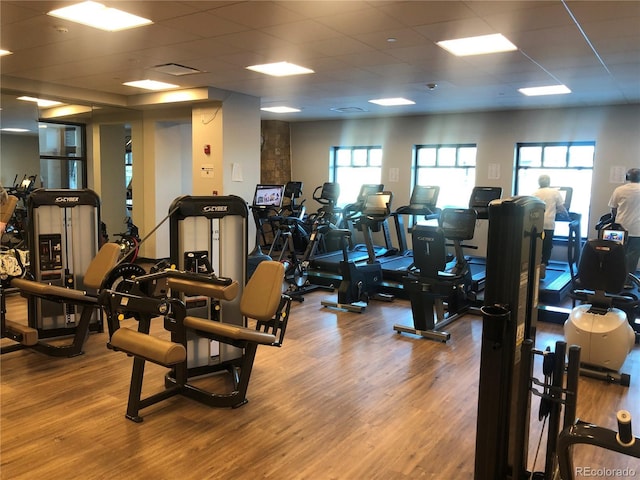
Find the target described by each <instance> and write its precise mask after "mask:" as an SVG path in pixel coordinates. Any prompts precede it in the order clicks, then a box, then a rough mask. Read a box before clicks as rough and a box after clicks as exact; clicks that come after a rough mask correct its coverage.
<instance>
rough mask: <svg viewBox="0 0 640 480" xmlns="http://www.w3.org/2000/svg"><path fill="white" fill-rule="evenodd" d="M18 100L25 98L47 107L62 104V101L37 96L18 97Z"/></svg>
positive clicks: (24, 99)
mask: <svg viewBox="0 0 640 480" xmlns="http://www.w3.org/2000/svg"><path fill="white" fill-rule="evenodd" d="M18 100H23V101H25V102H33V103H37V104H38V106H39V107H43V108H47V107H55V106H56V105H62V102H57V101H55V100H46V99H44V98H35V97H26V96H22V97H18Z"/></svg>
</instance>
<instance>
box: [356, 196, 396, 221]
mask: <svg viewBox="0 0 640 480" xmlns="http://www.w3.org/2000/svg"><path fill="white" fill-rule="evenodd" d="M390 211H391V194H390V193H386V192H385V193H376V194H374V195H369V196H368V197H367V199H366V201H365V204H364V208H363V209H362V212H363V213H364V214H365V215H387V216H388V215H389V212H390Z"/></svg>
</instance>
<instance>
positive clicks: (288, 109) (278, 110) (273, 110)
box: [260, 107, 300, 113]
mask: <svg viewBox="0 0 640 480" xmlns="http://www.w3.org/2000/svg"><path fill="white" fill-rule="evenodd" d="M260 110H262V111H263V112H271V113H295V112H299V111H300V109H299V108H291V107H263V108H261V109H260Z"/></svg>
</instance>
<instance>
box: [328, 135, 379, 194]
mask: <svg viewBox="0 0 640 480" xmlns="http://www.w3.org/2000/svg"><path fill="white" fill-rule="evenodd" d="M330 169H331V172H330V177H331V179H332V181H333V182H336V183H339V184H340V197H339V198H338V206H344V205H346V204H348V203H352V202H355V201H356V199H357V198H358V193H359V192H360V186H361V185H364V184H366V183H374V184H378V183H381V181H380V180H381V178H382V147H380V146H376V147H333V148H332V149H331V162H330Z"/></svg>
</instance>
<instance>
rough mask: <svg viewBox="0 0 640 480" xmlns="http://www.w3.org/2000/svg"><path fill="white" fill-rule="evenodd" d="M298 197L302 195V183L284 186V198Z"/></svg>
mask: <svg viewBox="0 0 640 480" xmlns="http://www.w3.org/2000/svg"><path fill="white" fill-rule="evenodd" d="M300 195H302V182H287V184H286V185H285V186H284V196H285V197H287V198H298V197H300Z"/></svg>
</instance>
